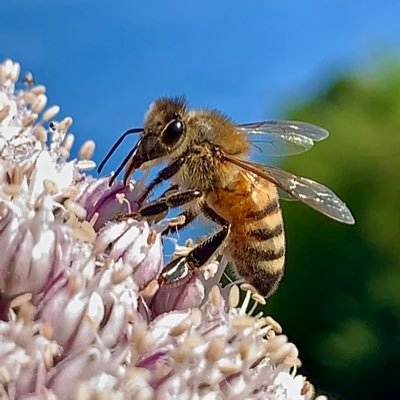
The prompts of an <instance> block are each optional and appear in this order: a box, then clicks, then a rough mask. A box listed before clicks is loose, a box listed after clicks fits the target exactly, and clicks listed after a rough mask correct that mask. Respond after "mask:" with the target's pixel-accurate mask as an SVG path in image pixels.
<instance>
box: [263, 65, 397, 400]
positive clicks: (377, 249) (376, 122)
mask: <svg viewBox="0 0 400 400" xmlns="http://www.w3.org/2000/svg"><path fill="white" fill-rule="evenodd" d="M287 116H288V117H289V118H290V119H298V120H304V121H308V122H312V123H315V124H317V125H320V126H323V127H325V128H327V129H328V130H329V131H330V133H331V136H330V137H329V138H328V139H327V140H326V141H325V142H322V143H319V144H317V146H316V147H315V148H314V149H313V150H312V151H310V152H309V153H307V154H304V155H302V156H298V157H291V158H288V159H286V160H285V161H284V164H283V168H285V169H288V170H290V171H292V172H294V173H296V174H298V175H303V176H306V177H310V178H312V179H314V180H317V181H319V182H321V183H323V184H325V185H327V186H329V187H330V188H331V189H333V190H334V191H335V192H336V193H337V194H338V195H339V196H340V197H341V198H342V199H343V200H345V201H346V203H347V204H348V206H349V208H350V209H351V210H352V212H353V214H354V216H355V218H356V225H355V226H346V225H341V224H339V223H336V222H334V221H331V220H329V219H327V218H325V217H324V216H321V215H320V214H318V213H316V212H314V211H313V210H311V209H309V208H307V207H305V206H303V205H301V204H299V203H294V202H290V203H288V202H286V204H283V208H284V215H285V222H286V232H287V247H288V251H287V263H286V275H285V278H284V279H283V282H282V284H281V287H280V290H278V293H277V294H276V295H275V296H273V298H272V299H271V300H270V301H269V304H268V305H267V310H268V311H267V312H268V313H269V314H271V315H273V316H275V317H276V318H277V319H278V320H279V321H280V322H281V323H282V325H283V326H284V327H285V331H286V333H287V334H288V335H289V337H290V339H291V340H293V341H294V343H296V345H297V346H298V347H299V349H300V356H301V359H302V360H303V362H304V365H305V369H304V370H303V371H304V373H305V374H306V375H307V376H308V378H309V379H310V380H311V381H312V382H314V383H315V384H316V385H317V387H318V389H320V391H322V392H324V391H326V393H328V394H329V395H330V396H333V397H334V398H335V397H336V398H346V399H350V398H351V399H354V398H357V399H383V398H389V396H390V397H392V398H399V397H400V384H399V383H398V382H397V374H398V372H399V371H400V334H399V333H400V329H399V328H400V251H399V243H400V207H399V206H400V68H398V67H393V68H386V69H383V70H381V71H378V72H377V73H375V74H374V75H372V76H368V77H362V78H358V77H354V76H349V77H344V78H341V79H338V80H337V81H336V82H334V83H333V84H331V85H330V86H329V87H328V88H327V89H326V90H324V91H323V93H322V94H321V95H320V96H318V97H316V98H315V99H313V100H312V101H310V102H308V103H306V104H303V105H301V106H299V107H297V108H296V109H293V110H292V111H290V112H289V113H288V115H287Z"/></svg>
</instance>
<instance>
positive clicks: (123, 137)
mask: <svg viewBox="0 0 400 400" xmlns="http://www.w3.org/2000/svg"><path fill="white" fill-rule="evenodd" d="M139 132H143V128H132V129H128V130H127V131H126V132H124V133H123V134H122V135H121V136H120V137H119V139H118V140H117V141H116V142H115V143H114V145H113V147H111V149H110V151H109V152H108V153H107V155H106V156H105V157H104V159H103V161H102V162H101V163H100V165H99V167H98V168H97V172H99V173H100V172H101V171H102V169H103V167H104V165H106V162H107V161H108V160H109V158H110V157H111V156H112V154H113V153H114V151H115V150H116V149H117V148H118V146H119V145H120V144H121V143H122V142H123V140H124V139H125V138H126V137H127V136H128V135H131V134H132V133H139Z"/></svg>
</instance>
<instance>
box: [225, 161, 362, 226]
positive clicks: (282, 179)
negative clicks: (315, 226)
mask: <svg viewBox="0 0 400 400" xmlns="http://www.w3.org/2000/svg"><path fill="white" fill-rule="evenodd" d="M225 157H226V159H227V160H228V161H230V162H232V163H233V164H235V165H237V166H239V167H241V168H243V169H245V170H247V171H250V172H253V173H254V174H256V175H258V176H260V177H262V178H264V179H267V180H268V181H270V182H272V183H273V184H275V185H276V186H277V187H278V188H281V189H282V190H284V191H285V192H286V193H288V194H290V195H291V196H293V197H294V198H296V199H298V200H299V201H301V202H302V203H304V204H307V205H308V206H310V207H312V208H314V209H315V210H317V211H319V212H320V213H322V214H324V215H326V216H328V217H330V218H332V219H334V220H336V221H339V222H343V223H345V224H354V222H355V220H354V218H353V216H352V215H351V212H350V210H349V209H348V208H347V206H346V204H345V203H344V202H343V201H342V200H340V199H339V197H338V196H336V194H335V193H333V192H332V190H330V189H328V188H327V187H326V186H324V185H321V184H320V183H318V182H315V181H312V180H311V179H307V178H303V177H301V176H296V175H294V174H292V173H290V172H287V171H284V170H282V169H280V168H277V167H272V166H268V165H260V164H256V163H252V162H248V161H245V160H242V159H239V158H236V157H232V156H225Z"/></svg>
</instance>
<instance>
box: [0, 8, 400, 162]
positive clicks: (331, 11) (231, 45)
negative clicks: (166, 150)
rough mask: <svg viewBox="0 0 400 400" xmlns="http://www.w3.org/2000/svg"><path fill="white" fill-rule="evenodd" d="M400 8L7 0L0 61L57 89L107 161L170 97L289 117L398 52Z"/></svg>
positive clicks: (51, 91)
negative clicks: (326, 85) (160, 100)
mask: <svg viewBox="0 0 400 400" xmlns="http://www.w3.org/2000/svg"><path fill="white" fill-rule="evenodd" d="M399 15H400V2H399V1H384V0H381V1H379V2H378V1H368V0H364V1H349V0H347V1H328V0H318V1H317V0H315V1H311V0H308V1H301V0H292V1H285V0H279V1H268V0H263V1H261V0H259V1H256V0H252V1H250V0H249V1H232V0H231V1H228V0H202V1H201V2H195V1H192V2H191V1H188V0H186V1H180V0H179V1H174V0H171V1H163V2H162V1H143V2H135V1H132V0H131V1H114V2H110V1H107V2H106V1H103V2H102V1H92V0H86V1H85V0H80V1H78V0H68V1H66V0H34V1H32V0H26V1H20V0H3V1H2V5H1V13H0V43H1V45H0V59H4V58H6V57H10V58H13V59H15V60H17V61H19V62H20V63H21V64H22V66H23V69H24V70H25V71H26V70H29V71H32V72H33V73H34V75H35V77H36V78H37V80H38V81H40V82H42V83H44V84H45V85H46V86H47V88H48V95H49V100H50V103H56V104H59V105H60V106H61V108H62V114H61V115H62V116H67V115H71V116H72V117H73V118H74V125H73V132H74V133H76V134H77V143H78V145H79V143H82V141H83V140H85V139H87V138H95V139H96V141H97V145H98V150H97V151H96V157H95V158H96V159H97V160H99V159H100V158H101V156H102V155H103V154H104V153H105V151H106V149H107V148H108V147H109V146H110V144H111V143H112V142H113V141H114V140H115V139H116V138H117V136H118V135H119V134H120V133H121V132H122V131H124V130H125V129H126V128H128V127H132V126H138V125H139V126H140V125H141V123H142V118H143V113H144V112H145V111H146V110H147V108H148V105H149V103H150V102H151V100H152V99H154V98H155V97H158V96H161V95H176V94H184V95H186V96H187V98H188V99H189V101H190V103H191V104H192V105H194V106H208V107H215V108H218V109H221V110H223V111H224V112H225V113H227V114H229V115H230V116H231V117H232V118H233V119H234V120H236V121H251V120H259V119H262V118H274V117H279V116H280V115H281V111H282V105H283V104H285V102H286V101H287V100H289V99H303V98H307V96H309V95H310V94H311V93H312V92H313V91H314V90H316V89H317V88H318V87H319V86H320V85H321V81H323V80H324V79H326V78H332V77H334V76H335V75H337V74H340V73H341V72H342V71H346V70H354V69H356V68H364V69H365V68H368V67H370V66H371V65H373V64H374V63H377V62H378V61H379V59H380V57H381V56H382V55H383V54H390V55H394V56H396V55H397V54H398V53H399V50H400V23H399ZM125 150H126V149H125ZM121 152H123V150H121ZM119 154H120V153H119ZM120 157H122V154H121V155H120ZM117 161H118V160H116V161H115V162H117ZM114 165H115V164H114ZM112 166H113V164H111V166H110V168H111V167H112Z"/></svg>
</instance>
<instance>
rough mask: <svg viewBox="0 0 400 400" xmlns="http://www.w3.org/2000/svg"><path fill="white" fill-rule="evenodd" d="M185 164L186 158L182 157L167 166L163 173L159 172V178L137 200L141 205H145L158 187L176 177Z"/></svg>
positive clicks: (151, 182)
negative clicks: (148, 197) (151, 193)
mask: <svg viewBox="0 0 400 400" xmlns="http://www.w3.org/2000/svg"><path fill="white" fill-rule="evenodd" d="M184 163H185V157H184V156H182V157H179V158H178V159H176V160H175V161H173V162H172V163H171V164H169V165H167V166H166V167H165V168H163V169H162V170H161V171H159V173H158V174H157V176H156V177H155V178H154V179H153V180H152V181H150V183H149V184H148V185H147V186H146V189H145V190H144V191H143V193H142V194H141V195H140V197H139V199H138V200H137V202H138V203H139V205H141V204H143V202H144V201H145V200H146V198H147V196H148V195H149V194H150V192H151V191H152V190H153V189H154V188H155V187H156V186H158V185H159V184H161V183H162V182H164V181H166V180H168V179H170V178H172V177H173V176H174V175H176V174H177V173H178V172H179V170H180V169H181V167H182V165H183V164H184Z"/></svg>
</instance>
